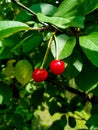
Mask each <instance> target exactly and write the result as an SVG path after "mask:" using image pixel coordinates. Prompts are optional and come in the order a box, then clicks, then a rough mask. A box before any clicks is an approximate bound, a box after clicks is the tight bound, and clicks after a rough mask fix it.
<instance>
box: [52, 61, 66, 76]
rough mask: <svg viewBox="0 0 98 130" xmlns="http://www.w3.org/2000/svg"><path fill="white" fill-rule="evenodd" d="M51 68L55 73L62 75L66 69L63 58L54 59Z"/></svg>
mask: <svg viewBox="0 0 98 130" xmlns="http://www.w3.org/2000/svg"><path fill="white" fill-rule="evenodd" d="M50 70H51V72H52V73H53V74H54V75H61V74H62V73H63V72H64V70H65V64H64V62H63V61H61V60H53V61H51V63H50Z"/></svg>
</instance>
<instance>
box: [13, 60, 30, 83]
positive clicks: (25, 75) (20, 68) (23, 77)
mask: <svg viewBox="0 0 98 130" xmlns="http://www.w3.org/2000/svg"><path fill="white" fill-rule="evenodd" d="M15 77H16V79H17V80H18V82H20V83H21V84H22V85H25V84H26V83H28V82H29V81H30V80H31V78H32V65H31V64H30V62H29V61H27V60H25V59H24V60H20V61H18V62H17V64H16V66H15Z"/></svg>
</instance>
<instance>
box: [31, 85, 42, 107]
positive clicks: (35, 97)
mask: <svg viewBox="0 0 98 130" xmlns="http://www.w3.org/2000/svg"><path fill="white" fill-rule="evenodd" d="M43 94H44V88H43V87H41V88H39V89H37V90H36V91H34V93H33V94H32V98H31V104H32V106H33V107H34V108H35V109H37V107H38V105H40V104H41V103H42V101H43Z"/></svg>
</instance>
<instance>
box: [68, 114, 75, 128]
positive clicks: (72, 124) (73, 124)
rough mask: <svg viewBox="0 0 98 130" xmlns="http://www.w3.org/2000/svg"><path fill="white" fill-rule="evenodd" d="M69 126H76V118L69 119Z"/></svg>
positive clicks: (70, 117)
mask: <svg viewBox="0 0 98 130" xmlns="http://www.w3.org/2000/svg"><path fill="white" fill-rule="evenodd" d="M68 124H69V126H70V127H71V128H74V127H75V126H76V120H75V118H74V117H72V116H69V117H68Z"/></svg>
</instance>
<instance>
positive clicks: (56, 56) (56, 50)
mask: <svg viewBox="0 0 98 130" xmlns="http://www.w3.org/2000/svg"><path fill="white" fill-rule="evenodd" d="M54 41H55V52H56V53H55V58H56V60H58V57H59V56H58V43H57V42H56V36H55V35H54Z"/></svg>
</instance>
